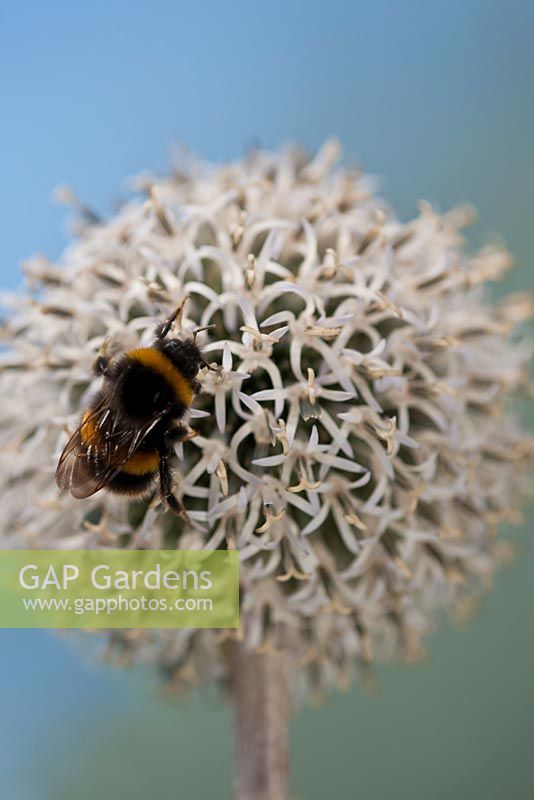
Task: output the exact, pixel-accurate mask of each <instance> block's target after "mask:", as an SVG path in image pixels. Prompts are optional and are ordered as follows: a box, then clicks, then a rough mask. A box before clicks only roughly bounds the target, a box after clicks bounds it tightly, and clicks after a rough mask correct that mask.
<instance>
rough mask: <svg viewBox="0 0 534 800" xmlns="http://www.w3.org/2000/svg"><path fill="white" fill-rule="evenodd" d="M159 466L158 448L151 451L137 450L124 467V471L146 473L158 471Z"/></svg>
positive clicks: (122, 468)
mask: <svg viewBox="0 0 534 800" xmlns="http://www.w3.org/2000/svg"><path fill="white" fill-rule="evenodd" d="M158 466H159V455H158V452H157V450H151V451H150V452H148V453H147V452H137V453H135V455H133V456H132V457H131V458H130V459H128V461H127V462H126V464H124V466H123V467H121V470H122V472H127V473H128V475H146V474H147V473H148V472H156V470H157V469H158Z"/></svg>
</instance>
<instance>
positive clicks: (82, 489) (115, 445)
mask: <svg viewBox="0 0 534 800" xmlns="http://www.w3.org/2000/svg"><path fill="white" fill-rule="evenodd" d="M164 414H165V412H161V413H159V414H157V415H155V416H154V417H152V418H151V419H149V420H147V421H146V422H145V423H144V424H142V425H139V426H136V427H135V428H132V427H131V424H130V423H128V422H127V421H126V420H121V418H120V416H119V417H116V416H114V415H113V413H112V411H111V409H110V408H109V406H108V405H107V404H106V403H105V402H103V403H102V404H101V405H100V406H98V407H97V408H96V409H94V410H93V411H92V412H91V413H90V414H88V415H87V416H86V417H85V418H84V420H83V421H82V423H81V425H80V426H79V427H78V428H77V429H76V430H75V431H74V433H73V434H72V436H71V437H70V439H69V441H68V442H67V444H66V445H65V447H64V449H63V452H62V454H61V457H60V459H59V463H58V466H57V469H56V483H57V485H58V487H59V488H60V489H69V490H70V493H71V494H72V496H73V497H76V498H78V499H81V498H85V497H90V496H91V495H93V494H95V493H96V492H98V491H99V490H100V489H103V488H105V487H106V486H107V485H108V484H109V483H110V482H111V481H112V480H113V478H115V477H116V476H117V475H118V473H119V472H120V471H121V469H122V468H123V466H124V465H125V464H126V462H127V461H128V460H129V459H130V458H131V457H132V456H133V455H134V453H135V452H136V450H137V449H138V448H139V445H140V444H141V442H142V441H143V439H144V437H145V436H146V435H147V434H148V433H150V431H151V430H152V429H153V428H154V427H155V425H156V424H157V423H158V422H159V420H160V419H161V417H162V416H164ZM89 421H91V423H92V424H93V425H95V426H96V427H97V428H98V429H99V442H98V446H96V445H92V446H89V447H87V446H86V444H84V442H83V440H82V433H81V431H82V428H83V427H84V426H85V425H87V423H88V422H89ZM119 453H120V457H118V454H119Z"/></svg>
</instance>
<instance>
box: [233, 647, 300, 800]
mask: <svg viewBox="0 0 534 800" xmlns="http://www.w3.org/2000/svg"><path fill="white" fill-rule="evenodd" d="M231 664H232V682H231V689H232V699H233V706H234V735H235V788H234V791H235V794H234V798H235V800H286V799H287V796H288V786H289V758H288V710H289V698H288V669H287V664H286V659H285V657H284V656H283V655H282V654H275V653H262V654H258V653H250V652H247V651H246V650H245V648H244V647H243V645H241V644H236V645H235V646H234V647H233V652H232V660H231Z"/></svg>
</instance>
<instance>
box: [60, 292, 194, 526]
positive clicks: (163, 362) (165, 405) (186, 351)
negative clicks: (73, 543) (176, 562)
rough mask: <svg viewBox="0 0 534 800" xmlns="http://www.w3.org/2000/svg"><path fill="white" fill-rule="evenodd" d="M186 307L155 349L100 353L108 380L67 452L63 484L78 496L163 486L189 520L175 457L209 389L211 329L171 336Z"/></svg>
mask: <svg viewBox="0 0 534 800" xmlns="http://www.w3.org/2000/svg"><path fill="white" fill-rule="evenodd" d="M182 308H183V304H182V305H181V306H179V307H178V308H177V309H176V311H175V312H174V313H173V314H172V315H171V316H170V317H169V318H168V319H167V320H166V321H165V322H163V323H162V324H161V325H159V326H158V327H157V328H156V331H155V341H154V343H153V345H152V346H151V347H139V348H137V349H134V350H128V351H126V352H125V353H123V354H121V355H119V356H117V357H116V358H110V357H108V356H107V355H105V354H102V355H100V356H99V357H98V358H97V360H96V362H95V365H94V371H95V374H96V375H99V376H102V378H103V385H102V388H101V389H100V391H99V392H98V393H97V394H96V395H95V396H94V397H93V399H92V401H91V402H90V404H89V408H88V409H87V410H86V411H85V413H84V414H83V416H82V420H81V423H80V425H79V427H78V428H77V430H76V431H75V432H74V433H73V434H72V436H71V437H70V439H69V441H68V442H67V444H66V445H65V448H64V450H63V452H62V454H61V456H60V459H59V463H58V465H57V469H56V483H57V485H58V487H59V488H60V489H68V490H69V491H70V493H71V494H72V496H73V497H76V498H84V497H90V496H91V495H93V494H95V492H98V491H99V490H100V489H107V490H108V491H110V492H115V493H117V494H122V495H128V496H134V497H135V496H144V495H146V494H148V493H150V492H151V491H152V490H153V489H154V488H155V487H156V486H158V487H159V493H160V496H161V499H162V500H163V502H164V503H165V504H166V505H167V507H168V508H169V509H170V510H171V511H173V512H174V513H175V514H178V515H180V516H185V517H187V514H186V512H185V509H184V507H183V505H182V504H181V502H180V501H179V500H178V498H177V497H176V496H175V495H174V493H173V488H174V484H173V474H172V470H171V467H170V464H169V460H170V459H171V458H172V456H173V455H174V448H175V445H176V444H177V443H178V442H181V441H184V440H186V439H188V438H191V432H190V431H188V429H187V428H186V427H185V426H184V425H183V424H182V423H181V420H182V419H183V417H184V415H185V413H186V411H187V409H188V408H189V406H190V405H191V403H192V402H193V400H194V399H195V397H196V396H197V395H198V394H199V392H200V390H201V384H200V382H199V381H198V379H197V376H198V373H199V370H200V369H201V367H203V366H209V365H208V364H207V363H206V362H205V361H204V359H203V357H202V354H201V352H200V349H199V347H198V345H197V344H196V335H197V334H198V333H199V332H200V331H201V330H206V328H199V329H197V330H196V331H195V332H194V334H193V336H192V337H191V338H188V339H177V338H168V336H169V333H170V331H171V328H172V326H173V323H174V322H175V320H176V317H177V316H178V314H179V313H180V312H181V310H182ZM193 435H194V434H193Z"/></svg>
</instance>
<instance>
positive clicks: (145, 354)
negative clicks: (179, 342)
mask: <svg viewBox="0 0 534 800" xmlns="http://www.w3.org/2000/svg"><path fill="white" fill-rule="evenodd" d="M128 357H129V358H133V359H134V360H135V361H138V362H139V363H140V364H143V366H145V367H149V368H150V369H153V370H154V372H157V373H159V375H161V376H162V377H163V378H165V380H166V381H167V383H169V384H170V385H171V386H172V388H173V389H174V393H175V395H176V399H177V400H179V401H180V403H183V404H184V406H190V405H191V402H192V400H193V390H192V388H191V384H190V383H189V381H188V380H187V378H184V376H183V375H182V373H181V372H180V370H179V369H178V368H177V367H175V366H174V364H173V363H172V361H171V360H170V359H169V358H167V356H165V355H164V354H163V353H161V352H160V351H159V350H156V349H155V348H154V347H138V348H137V349H135V350H130V351H129V353H128Z"/></svg>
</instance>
